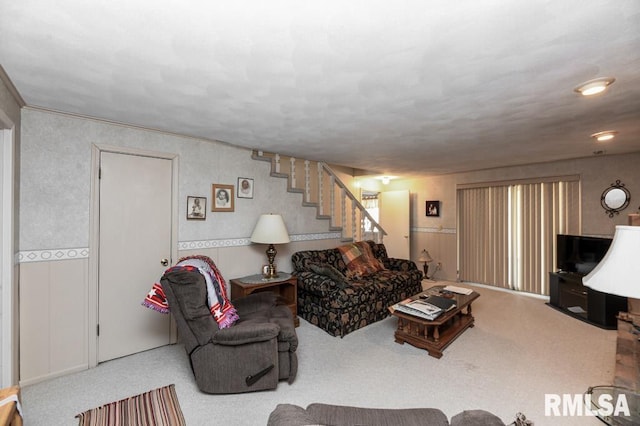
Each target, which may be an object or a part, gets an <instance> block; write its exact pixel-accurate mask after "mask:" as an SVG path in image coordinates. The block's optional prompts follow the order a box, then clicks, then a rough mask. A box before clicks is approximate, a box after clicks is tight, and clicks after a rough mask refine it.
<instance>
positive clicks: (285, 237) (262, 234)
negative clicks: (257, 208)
mask: <svg viewBox="0 0 640 426" xmlns="http://www.w3.org/2000/svg"><path fill="white" fill-rule="evenodd" d="M289 241H291V240H290V239H289V233H288V232H287V227H286V226H285V224H284V220H282V216H280V215H279V214H271V213H269V214H263V215H261V216H260V218H259V219H258V223H256V227H255V228H254V229H253V234H251V242H253V243H260V244H286V243H288V242H289Z"/></svg>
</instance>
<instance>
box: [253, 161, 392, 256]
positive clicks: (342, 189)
mask: <svg viewBox="0 0 640 426" xmlns="http://www.w3.org/2000/svg"><path fill="white" fill-rule="evenodd" d="M253 158H255V159H257V160H263V161H270V162H271V175H272V176H277V177H286V178H288V186H287V188H288V191H290V192H299V193H301V194H302V195H303V201H302V204H303V205H304V206H315V207H316V211H317V215H316V216H317V217H318V219H326V220H329V229H330V230H332V231H340V233H341V236H342V240H343V241H362V240H373V241H376V242H378V243H381V242H382V239H383V237H384V236H385V235H386V234H387V232H386V231H385V230H384V229H383V228H382V226H380V224H379V223H378V222H377V221H376V220H375V219H374V218H373V217H372V216H371V214H370V213H369V212H368V211H367V209H366V208H365V207H364V206H363V205H362V204H361V203H360V201H359V200H358V198H357V197H356V196H355V195H354V194H353V193H352V192H351V191H350V190H349V188H348V187H347V185H345V184H344V182H342V180H341V179H340V178H339V177H338V175H337V174H336V173H335V171H334V170H332V169H331V167H329V166H328V165H327V164H326V163H324V162H313V161H310V160H302V167H303V168H304V169H303V170H304V186H303V187H300V186H299V185H298V184H299V181H300V180H299V179H298V178H297V176H298V170H297V168H298V164H299V159H297V158H294V157H289V158H288V161H286V160H285V158H284V157H283V156H281V155H279V154H272V153H267V152H262V151H254V153H253ZM287 163H289V164H288V170H284V169H286V168H287ZM314 163H315V164H314ZM314 165H315V168H316V172H315V176H313V175H314V173H313V172H312V169H313V166H314ZM348 212H350V214H348Z"/></svg>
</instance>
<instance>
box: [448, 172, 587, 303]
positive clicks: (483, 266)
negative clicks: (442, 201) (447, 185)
mask: <svg viewBox="0 0 640 426" xmlns="http://www.w3.org/2000/svg"><path fill="white" fill-rule="evenodd" d="M579 232H580V182H579V180H578V177H574V176H570V177H563V178H555V179H546V180H545V181H544V182H521V183H508V182H507V183H494V184H490V185H487V186H480V185H474V186H473V187H459V188H458V271H459V277H460V279H461V280H463V281H471V282H477V283H482V284H489V285H493V286H497V287H502V288H509V289H512V290H518V291H525V292H529V293H535V294H543V295H547V294H549V283H548V275H549V274H548V273H549V272H550V271H553V270H554V269H555V253H556V247H555V245H556V235H557V234H577V233H579Z"/></svg>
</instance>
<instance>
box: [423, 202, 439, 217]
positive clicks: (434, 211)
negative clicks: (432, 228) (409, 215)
mask: <svg viewBox="0 0 640 426" xmlns="http://www.w3.org/2000/svg"><path fill="white" fill-rule="evenodd" d="M426 210H427V216H440V201H427V202H426Z"/></svg>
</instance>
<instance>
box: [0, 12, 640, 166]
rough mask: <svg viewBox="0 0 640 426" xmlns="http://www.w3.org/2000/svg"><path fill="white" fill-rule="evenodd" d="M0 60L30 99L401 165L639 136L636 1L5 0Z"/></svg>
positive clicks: (455, 162)
mask: <svg viewBox="0 0 640 426" xmlns="http://www.w3.org/2000/svg"><path fill="white" fill-rule="evenodd" d="M0 65H2V66H3V67H4V69H5V71H6V73H7V74H8V76H9V78H10V79H11V81H12V82H13V83H14V85H15V86H16V88H17V90H18V92H19V93H20V94H21V95H22V97H23V98H24V100H25V102H26V104H27V105H29V106H33V107H42V108H47V109H53V110H58V111H64V112H69V113H76V114H82V115H86V116H92V117H97V118H101V119H106V120H112V121H116V122H122V123H128V124H133V125H138V126H144V127H148V128H153V129H160V130H166V131H170V132H174V133H179V134H184V135H191V136H196V137H202V138H207V139H212V140H219V141H224V142H228V143H230V144H234V145H239V146H243V147H248V148H255V149H262V150H265V151H273V152H280V153H283V154H289V155H293V156H296V157H302V158H308V159H315V160H323V161H327V162H330V163H336V164H341V165H346V166H350V167H354V168H358V169H364V170H372V171H376V172H380V173H387V174H395V175H401V176H402V175H408V174H438V173H448V172H457V171H467V170H477V169H483V168H490V167H496V166H505V165H519V164H526V163H535V162H542V161H551V160H560V159H568V158H578V157H587V156H591V155H593V152H594V151H596V150H604V151H605V152H606V154H615V153H625V152H632V151H640V1H638V0H616V1H611V0H606V1H600V0H588V1H584V0H549V1H543V0H538V1H525V0H520V1H516V0H512V1H507V0H503V1H497V0H494V1H490V0H457V1H451V0H442V1H433V0H417V1H402V0H396V1H393V2H391V1H388V0H386V1H377V0H361V1H344V0H342V1H335V0H330V1H326V0H323V1H305V0H282V1H278V0H276V1H267V2H265V1H258V0H255V1H249V0H245V1H243V0H234V1H233V2H230V1H224V2H223V1H213V0H210V1H196V0H182V1H171V0H156V1H149V0H146V1H145V0H128V1H126V2H119V1H106V0H103V1H86V0H57V1H56V2H53V3H52V2H51V1H49V0H20V1H2V2H0ZM602 76H611V77H615V78H616V82H615V83H614V84H613V86H611V89H610V90H609V91H608V92H606V93H605V94H602V95H599V96H596V97H595V98H592V99H586V98H581V97H580V96H579V95H577V94H576V93H574V92H573V89H574V87H575V86H577V85H578V84H579V83H581V82H584V81H586V80H590V79H593V78H596V77H602ZM608 129H615V130H617V131H619V132H620V133H619V136H618V138H616V139H615V140H614V141H613V142H608V143H604V144H602V143H600V144H598V143H596V142H595V141H593V140H592V139H591V138H590V137H589V135H590V134H592V133H595V132H598V131H601V130H608Z"/></svg>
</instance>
